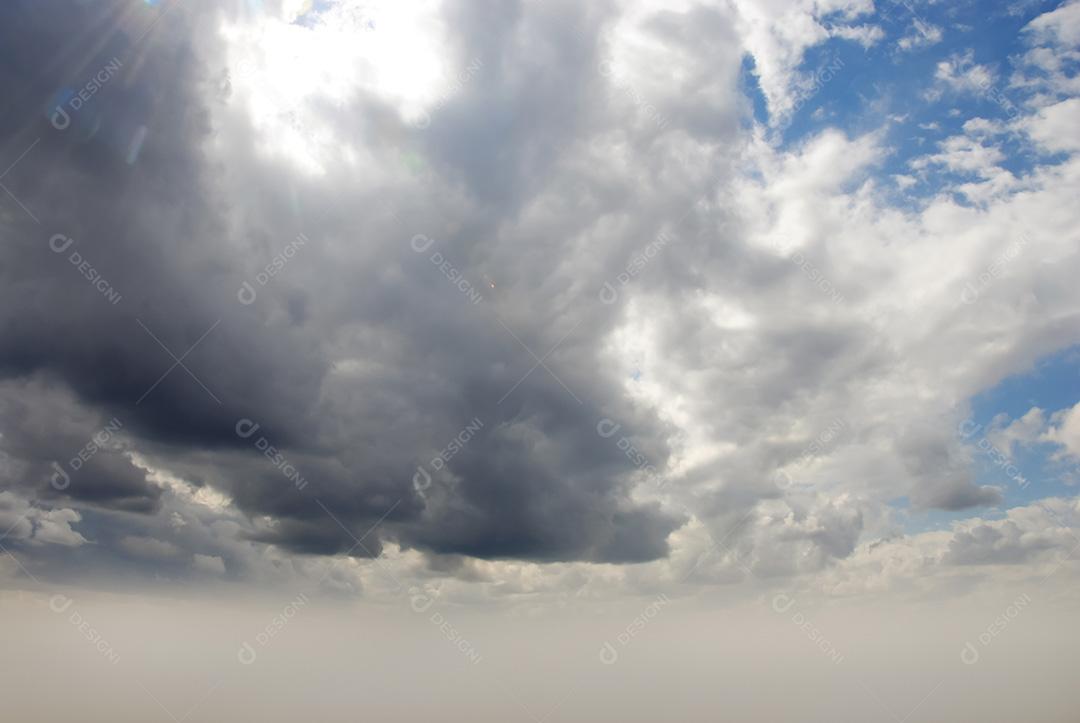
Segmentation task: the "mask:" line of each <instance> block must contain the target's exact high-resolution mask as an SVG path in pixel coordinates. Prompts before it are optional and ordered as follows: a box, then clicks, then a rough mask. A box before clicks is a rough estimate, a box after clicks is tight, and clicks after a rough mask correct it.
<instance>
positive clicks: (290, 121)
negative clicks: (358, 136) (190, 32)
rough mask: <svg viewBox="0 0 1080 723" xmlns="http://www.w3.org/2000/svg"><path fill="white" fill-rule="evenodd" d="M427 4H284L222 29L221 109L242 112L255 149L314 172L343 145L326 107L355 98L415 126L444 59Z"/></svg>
mask: <svg viewBox="0 0 1080 723" xmlns="http://www.w3.org/2000/svg"><path fill="white" fill-rule="evenodd" d="M439 9H440V3H439V2H437V1H436V0H418V1H416V2H408V3H402V2H394V1H393V0H391V1H378V2H372V1H371V0H366V1H365V0H337V1H334V2H314V3H313V2H311V0H288V1H287V2H285V3H283V7H282V11H281V12H280V13H278V14H271V13H269V12H266V11H264V10H262V9H259V10H256V11H254V12H252V13H250V14H249V15H248V16H246V17H244V18H242V19H240V20H238V21H234V22H230V23H227V24H225V25H224V26H223V28H222V33H223V35H224V37H225V39H226V43H227V48H228V50H227V53H228V60H227V62H228V72H229V84H230V86H231V91H232V92H231V96H230V101H231V102H232V103H236V104H239V106H240V107H242V108H244V109H245V110H246V111H247V112H248V113H249V114H250V118H251V121H252V125H253V126H254V128H255V131H256V133H257V134H258V137H259V141H260V147H261V148H262V149H263V150H264V151H265V152H267V153H269V154H277V155H282V156H284V157H286V158H288V159H290V160H292V161H293V162H295V163H296V165H297V167H298V168H299V169H301V170H304V171H308V172H310V173H315V174H318V173H321V172H322V171H323V170H324V168H325V164H326V162H328V161H329V160H330V159H333V158H337V157H340V156H341V155H342V153H343V151H345V153H346V155H347V150H346V149H347V148H348V147H349V146H350V145H351V144H350V139H349V138H348V137H344V136H343V134H342V131H341V130H340V126H338V127H335V126H334V125H332V124H331V123H329V122H327V121H326V120H325V113H324V111H325V110H326V109H327V108H328V107H331V108H332V107H339V108H341V107H345V106H346V105H347V104H348V103H350V102H351V101H352V100H354V99H355V98H357V97H359V96H360V95H361V94H367V95H369V96H374V97H377V98H379V99H380V100H382V101H383V102H384V103H386V104H388V105H390V106H391V107H393V108H395V109H396V110H397V112H398V113H399V115H400V116H401V118H402V120H403V121H404V122H405V123H410V124H413V125H418V124H421V123H422V119H424V118H426V115H427V109H429V108H431V107H432V106H433V105H434V104H435V103H436V102H438V100H439V99H440V98H441V97H442V96H443V95H444V93H445V92H446V91H445V86H447V85H448V81H447V78H448V76H449V75H450V74H449V72H448V69H447V67H446V65H447V64H446V59H447V58H448V57H450V56H451V52H450V50H449V48H448V46H447V42H446V33H445V32H444V28H443V23H442V19H441V16H440V13H439Z"/></svg>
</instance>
